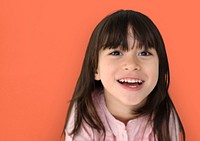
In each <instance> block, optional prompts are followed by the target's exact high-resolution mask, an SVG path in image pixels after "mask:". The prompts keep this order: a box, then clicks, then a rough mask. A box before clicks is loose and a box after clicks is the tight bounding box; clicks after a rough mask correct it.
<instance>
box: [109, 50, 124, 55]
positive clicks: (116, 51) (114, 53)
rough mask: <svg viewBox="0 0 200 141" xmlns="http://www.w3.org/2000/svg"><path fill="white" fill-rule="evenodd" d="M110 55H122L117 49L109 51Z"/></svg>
mask: <svg viewBox="0 0 200 141" xmlns="http://www.w3.org/2000/svg"><path fill="white" fill-rule="evenodd" d="M110 55H113V56H119V55H122V53H121V52H120V51H118V50H114V51H112V52H111V53H110Z"/></svg>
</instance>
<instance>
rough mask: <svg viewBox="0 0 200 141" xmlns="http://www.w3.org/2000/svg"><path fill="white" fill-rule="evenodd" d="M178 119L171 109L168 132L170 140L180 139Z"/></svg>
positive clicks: (177, 140)
mask: <svg viewBox="0 0 200 141" xmlns="http://www.w3.org/2000/svg"><path fill="white" fill-rule="evenodd" d="M179 126H180V125H179V120H178V115H177V113H176V112H175V111H174V110H172V111H171V114H170V117H169V134H170V136H171V139H172V141H179V140H180V139H179V138H180V129H179Z"/></svg>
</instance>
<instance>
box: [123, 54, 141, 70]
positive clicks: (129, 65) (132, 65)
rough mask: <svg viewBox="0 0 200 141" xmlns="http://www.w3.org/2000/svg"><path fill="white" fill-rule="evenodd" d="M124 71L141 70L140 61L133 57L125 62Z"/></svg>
mask: <svg viewBox="0 0 200 141" xmlns="http://www.w3.org/2000/svg"><path fill="white" fill-rule="evenodd" d="M123 69H124V70H129V71H136V70H140V69H141V66H140V63H139V60H138V59H137V58H136V57H131V58H128V59H126V60H124V63H123Z"/></svg>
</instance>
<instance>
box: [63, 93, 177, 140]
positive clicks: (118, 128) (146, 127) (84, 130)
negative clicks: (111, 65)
mask: <svg viewBox="0 0 200 141" xmlns="http://www.w3.org/2000/svg"><path fill="white" fill-rule="evenodd" d="M93 102H94V105H95V108H96V110H97V112H98V115H99V117H100V119H101V120H102V122H103V124H104V127H105V130H106V137H105V141H154V135H153V131H152V126H151V125H150V124H147V117H144V116H141V117H139V118H136V119H133V120H130V121H129V122H128V123H127V125H126V126H125V124H124V123H122V122H121V121H119V120H117V119H115V117H113V116H112V115H111V113H110V112H109V111H108V109H107V107H106V104H105V100H104V94H103V93H98V94H94V97H93ZM72 111H74V110H72ZM73 119H74V112H72V113H71V116H70V119H69V122H68V125H67V128H66V130H65V132H66V138H65V141H72V136H70V135H69V133H70V131H72V128H73V125H74V120H73ZM172 119H173V118H172V116H171V117H170V121H172ZM172 123H173V124H172ZM178 131H179V130H178V124H177V121H175V122H170V134H171V136H172V141H179V139H178V136H179V132H178ZM73 141H103V136H102V134H100V133H98V132H97V131H96V130H95V129H92V128H91V127H90V126H89V125H88V124H86V123H85V122H83V124H82V126H81V129H80V132H79V134H78V135H77V136H76V137H75V138H74V140H73Z"/></svg>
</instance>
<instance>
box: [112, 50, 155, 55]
mask: <svg viewBox="0 0 200 141" xmlns="http://www.w3.org/2000/svg"><path fill="white" fill-rule="evenodd" d="M109 55H112V56H121V55H123V53H122V52H121V51H118V50H114V51H112V52H111V53H110V54H109ZM151 55H152V53H150V52H149V51H141V52H139V53H138V56H151Z"/></svg>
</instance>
